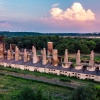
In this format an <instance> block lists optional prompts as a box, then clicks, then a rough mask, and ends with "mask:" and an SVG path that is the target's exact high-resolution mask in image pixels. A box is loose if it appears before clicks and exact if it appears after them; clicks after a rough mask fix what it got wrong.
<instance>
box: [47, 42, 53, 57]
mask: <svg viewBox="0 0 100 100" xmlns="http://www.w3.org/2000/svg"><path fill="white" fill-rule="evenodd" d="M52 51H53V42H48V55H52Z"/></svg>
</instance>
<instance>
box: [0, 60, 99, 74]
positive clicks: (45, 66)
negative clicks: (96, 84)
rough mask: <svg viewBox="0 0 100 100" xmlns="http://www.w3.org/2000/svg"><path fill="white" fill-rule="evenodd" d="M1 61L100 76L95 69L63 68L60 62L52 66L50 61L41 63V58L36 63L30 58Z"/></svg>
mask: <svg viewBox="0 0 100 100" xmlns="http://www.w3.org/2000/svg"><path fill="white" fill-rule="evenodd" d="M1 62H4V63H9V64H17V65H24V66H33V67H37V68H48V69H54V70H61V71H68V72H73V73H82V74H91V75H98V76H100V70H95V71H88V70H87V69H80V70H76V69H75V68H73V67H69V68H63V67H62V66H61V64H59V65H58V66H53V65H52V64H51V63H47V64H46V65H43V64H42V60H40V61H39V62H38V63H36V64H33V62H32V60H30V61H28V62H23V60H19V61H15V60H14V59H13V60H7V59H4V60H2V61H1Z"/></svg>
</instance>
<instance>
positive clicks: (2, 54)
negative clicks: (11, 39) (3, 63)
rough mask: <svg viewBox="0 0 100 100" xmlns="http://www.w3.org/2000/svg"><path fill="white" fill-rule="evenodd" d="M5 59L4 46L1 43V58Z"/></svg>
mask: <svg viewBox="0 0 100 100" xmlns="http://www.w3.org/2000/svg"><path fill="white" fill-rule="evenodd" d="M3 57H4V44H3V43H0V58H3Z"/></svg>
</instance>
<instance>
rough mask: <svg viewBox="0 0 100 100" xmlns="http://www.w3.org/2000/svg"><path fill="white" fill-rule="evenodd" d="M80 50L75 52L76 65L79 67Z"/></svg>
mask: <svg viewBox="0 0 100 100" xmlns="http://www.w3.org/2000/svg"><path fill="white" fill-rule="evenodd" d="M80 62H81V60H80V50H78V51H77V55H76V65H80Z"/></svg>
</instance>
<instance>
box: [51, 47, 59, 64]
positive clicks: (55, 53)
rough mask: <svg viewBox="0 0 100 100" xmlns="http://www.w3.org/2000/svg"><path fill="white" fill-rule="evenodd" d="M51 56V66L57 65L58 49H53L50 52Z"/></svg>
mask: <svg viewBox="0 0 100 100" xmlns="http://www.w3.org/2000/svg"><path fill="white" fill-rule="evenodd" d="M52 58H53V66H57V65H58V50H56V49H54V50H53V53H52Z"/></svg>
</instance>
